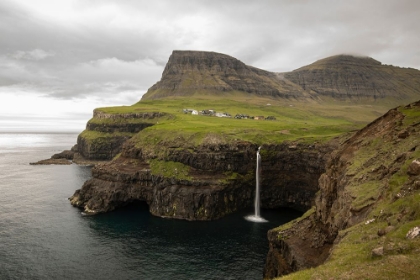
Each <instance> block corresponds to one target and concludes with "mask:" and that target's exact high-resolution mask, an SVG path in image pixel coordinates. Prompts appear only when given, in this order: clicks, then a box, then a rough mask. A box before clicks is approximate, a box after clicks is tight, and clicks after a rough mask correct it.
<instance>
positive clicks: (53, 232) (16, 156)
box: [0, 133, 299, 279]
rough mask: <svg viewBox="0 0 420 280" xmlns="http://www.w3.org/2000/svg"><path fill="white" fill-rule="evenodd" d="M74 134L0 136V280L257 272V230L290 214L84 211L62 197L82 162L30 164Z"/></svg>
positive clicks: (78, 180)
mask: <svg viewBox="0 0 420 280" xmlns="http://www.w3.org/2000/svg"><path fill="white" fill-rule="evenodd" d="M76 138H77V135H75V134H5V133H0V279H261V278H262V272H263V267H264V262H265V257H266V254H267V251H268V244H267V230H268V229H270V228H273V227H275V226H278V225H280V224H282V223H285V222H287V221H289V220H291V219H293V218H295V217H297V216H298V215H299V213H298V212H295V211H292V210H287V209H283V210H278V211H264V210H262V212H261V215H262V216H263V217H264V218H265V219H267V220H268V221H269V222H268V223H252V222H248V221H246V220H245V219H244V216H246V215H249V214H252V212H253V209H249V210H246V211H243V212H241V213H236V214H234V215H230V216H228V217H225V218H223V219H220V220H218V221H212V222H188V221H180V220H170V219H162V218H158V217H154V216H151V215H150V214H149V213H148V211H147V208H145V207H144V206H132V207H128V208H124V209H121V210H119V211H115V212H112V213H108V214H103V215H98V216H90V217H85V216H82V215H81V214H80V210H79V209H77V208H73V207H72V206H71V205H70V203H69V201H68V199H67V198H68V197H70V196H71V195H72V194H73V192H74V191H75V190H76V189H78V188H80V187H81V186H82V184H83V182H84V181H85V180H87V179H89V178H90V168H89V167H84V166H77V165H69V166H54V165H50V166H32V165H29V162H34V161H38V160H40V159H45V158H49V157H50V156H51V155H52V154H54V153H57V152H60V151H62V150H64V149H69V148H70V147H71V146H72V145H73V144H74V143H75V142H76Z"/></svg>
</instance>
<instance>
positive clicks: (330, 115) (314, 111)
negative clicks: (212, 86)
mask: <svg viewBox="0 0 420 280" xmlns="http://www.w3.org/2000/svg"><path fill="white" fill-rule="evenodd" d="M390 107H392V106H389V105H387V104H385V105H384V104H377V105H363V104H351V103H349V102H346V103H338V104H337V103H332V102H331V103H323V104H320V103H317V102H315V101H309V102H306V101H305V102H303V101H296V100H284V99H283V100H280V99H274V98H268V97H258V96H255V95H248V94H243V93H235V92H234V93H228V94H226V95H224V96H223V98H221V97H220V96H214V95H204V94H203V95H200V96H196V95H195V96H191V97H190V98H187V97H182V98H181V97H179V98H166V99H159V100H144V101H140V102H138V103H136V104H134V105H133V106H121V107H109V108H99V109H97V110H100V111H103V112H106V113H111V114H122V113H130V112H165V113H167V114H169V115H167V116H165V117H161V118H160V119H154V120H153V121H152V122H154V123H156V125H155V126H153V127H150V128H147V129H146V130H144V131H143V132H142V134H148V133H150V134H153V135H154V137H155V138H156V141H158V140H170V139H172V138H174V137H179V133H181V134H182V135H183V137H184V138H189V139H192V138H194V139H195V140H194V141H195V143H196V144H200V143H201V141H202V140H203V139H204V138H205V137H206V135H208V134H209V133H211V134H217V135H220V136H223V137H222V139H223V141H233V140H244V141H251V142H254V143H257V144H264V143H279V142H282V141H284V140H299V141H310V142H312V141H323V140H328V139H331V138H332V137H335V136H337V135H340V134H342V133H345V132H348V131H352V130H357V129H359V128H361V127H362V126H364V125H365V124H367V123H369V122H370V121H372V120H374V119H375V118H377V117H379V116H380V115H382V114H383V113H385V112H386V111H387V109H389V108H390ZM187 108H188V109H195V110H198V111H200V110H207V109H213V110H215V111H216V112H227V113H229V114H231V115H232V118H218V117H209V116H201V115H191V114H185V113H183V109H187ZM236 114H247V115H249V116H264V117H267V116H274V117H275V118H276V120H271V121H270V120H253V119H235V118H233V116H235V115H236ZM91 121H94V122H106V121H108V122H109V120H102V119H101V120H98V119H97V120H95V119H92V120H91ZM146 121H147V122H150V121H149V120H145V122H146Z"/></svg>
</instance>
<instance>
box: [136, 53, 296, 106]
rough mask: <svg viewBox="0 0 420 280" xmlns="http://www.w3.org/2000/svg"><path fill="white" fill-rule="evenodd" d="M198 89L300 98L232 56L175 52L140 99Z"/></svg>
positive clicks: (274, 78)
mask: <svg viewBox="0 0 420 280" xmlns="http://www.w3.org/2000/svg"><path fill="white" fill-rule="evenodd" d="M201 90H208V91H212V92H226V91H242V92H246V93H253V94H257V95H268V96H277V97H284V98H290V97H293V98H302V97H303V95H302V93H301V92H299V89H298V87H296V86H295V85H294V84H293V83H290V82H289V81H285V80H282V79H279V78H278V76H277V75H276V74H275V73H271V72H268V71H264V70H261V69H257V68H255V67H252V66H248V65H245V64H244V63H243V62H241V61H239V60H237V59H235V58H233V57H231V56H228V55H224V54H220V53H215V52H202V51H174V52H173V53H172V55H171V56H170V58H169V61H168V63H167V64H166V67H165V70H164V71H163V74H162V79H161V80H160V81H159V82H158V83H156V84H155V85H153V86H152V87H151V88H150V89H149V90H148V92H147V93H146V94H145V95H144V96H143V98H142V99H156V98H162V97H165V96H177V95H187V94H191V93H194V92H200V91H201Z"/></svg>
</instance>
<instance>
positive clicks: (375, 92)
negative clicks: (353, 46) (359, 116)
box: [284, 55, 420, 101]
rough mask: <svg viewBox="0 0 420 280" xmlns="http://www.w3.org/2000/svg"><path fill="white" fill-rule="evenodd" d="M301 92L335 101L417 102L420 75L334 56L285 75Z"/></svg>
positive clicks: (351, 57)
mask: <svg viewBox="0 0 420 280" xmlns="http://www.w3.org/2000/svg"><path fill="white" fill-rule="evenodd" d="M284 77H285V78H286V79H288V80H289V81H291V82H293V83H295V84H298V85H299V86H300V87H301V89H302V90H303V91H308V92H311V93H315V94H316V95H318V96H329V97H332V98H336V99H346V98H364V97H369V98H373V99H380V98H387V97H393V98H396V99H400V100H410V101H412V100H413V99H414V100H415V99H418V98H419V96H420V71H419V70H416V69H412V68H400V67H394V66H390V65H383V64H381V63H380V62H379V61H377V60H374V59H372V58H370V57H357V56H351V55H337V56H332V57H328V58H324V59H321V60H318V61H316V62H314V63H312V64H310V65H308V66H304V67H301V68H299V69H297V70H294V71H292V72H288V73H285V74H284Z"/></svg>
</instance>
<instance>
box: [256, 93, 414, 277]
mask: <svg viewBox="0 0 420 280" xmlns="http://www.w3.org/2000/svg"><path fill="white" fill-rule="evenodd" d="M418 139H420V101H418V102H415V103H412V104H410V105H408V106H405V107H399V108H395V109H392V110H390V111H389V112H388V113H386V114H385V115H384V116H382V117H380V118H378V119H377V120H375V121H374V122H372V123H370V124H369V125H367V126H366V127H365V128H364V129H362V130H360V131H358V132H357V133H355V135H354V136H352V137H351V138H350V139H349V140H347V141H346V142H345V143H343V145H342V146H341V148H339V149H338V150H337V151H335V152H334V153H333V155H332V158H331V160H330V161H329V162H328V164H327V167H326V172H325V173H324V174H322V175H321V177H320V179H319V187H320V192H319V193H318V194H317V196H316V199H315V201H316V203H315V206H314V208H313V209H311V210H310V211H309V212H307V213H306V214H305V215H304V216H303V217H302V218H301V219H298V220H295V221H293V222H291V223H289V224H287V225H284V226H281V227H279V228H277V229H273V230H270V231H269V233H268V238H269V241H270V251H269V253H268V257H267V262H266V266H265V272H264V277H265V278H273V277H277V276H281V275H285V274H289V273H292V272H296V271H299V270H302V269H306V268H310V267H315V266H318V265H321V264H323V263H324V262H325V264H324V265H322V266H320V267H319V268H317V269H316V270H314V271H310V272H309V271H308V272H302V274H299V273H297V274H291V275H290V278H293V279H302V277H304V276H303V275H306V276H305V277H307V278H308V279H309V278H311V279H312V278H314V279H315V278H317V277H321V278H328V279H329V278H335V277H338V278H340V279H359V278H366V277H367V278H372V279H389V278H393V279H397V278H404V279H414V278H415V277H416V275H418V272H419V270H418V264H417V262H415V261H414V260H416V259H418V257H419V255H420V250H418V248H419V245H420V238H414V239H411V237H409V235H408V233H409V231H410V230H411V229H413V228H415V227H416V226H417V227H418V226H419V225H420V208H419V207H418V205H419V195H420V161H419V159H420V143H419V141H418ZM384 265H385V266H384ZM402 267H403V269H402ZM305 273H306V274H305Z"/></svg>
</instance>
